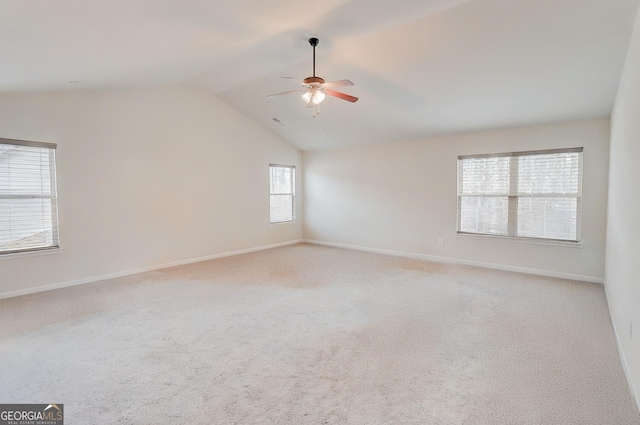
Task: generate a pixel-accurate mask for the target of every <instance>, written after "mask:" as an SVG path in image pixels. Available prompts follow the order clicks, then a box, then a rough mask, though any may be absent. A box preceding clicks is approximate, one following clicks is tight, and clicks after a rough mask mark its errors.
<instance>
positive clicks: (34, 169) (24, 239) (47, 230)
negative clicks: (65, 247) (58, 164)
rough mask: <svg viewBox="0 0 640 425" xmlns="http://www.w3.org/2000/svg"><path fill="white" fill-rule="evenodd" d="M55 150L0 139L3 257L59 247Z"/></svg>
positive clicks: (0, 251) (0, 244)
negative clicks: (4, 255)
mask: <svg viewBox="0 0 640 425" xmlns="http://www.w3.org/2000/svg"><path fill="white" fill-rule="evenodd" d="M55 149H56V145H55V144H50V143H37V142H25V141H18V140H7V139H0V254H9V253H17V252H25V251H34V250H42V249H49V248H57V247H58V210H57V197H56V169H55Z"/></svg>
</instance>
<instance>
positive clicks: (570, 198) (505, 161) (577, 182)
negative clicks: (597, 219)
mask: <svg viewBox="0 0 640 425" xmlns="http://www.w3.org/2000/svg"><path fill="white" fill-rule="evenodd" d="M582 151H583V148H571V149H554V150H545V151H532V152H512V153H503V154H488V155H468V156H460V157H458V233H460V234H480V235H493V236H503V237H513V238H527V239H541V240H551V241H565V242H580V238H581V235H580V233H581V228H580V226H581V210H582Z"/></svg>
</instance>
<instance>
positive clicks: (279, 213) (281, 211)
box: [269, 164, 296, 223]
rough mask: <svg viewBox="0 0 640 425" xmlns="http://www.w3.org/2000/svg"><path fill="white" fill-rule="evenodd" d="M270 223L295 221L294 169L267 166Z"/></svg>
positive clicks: (282, 166) (281, 166) (288, 166)
mask: <svg viewBox="0 0 640 425" xmlns="http://www.w3.org/2000/svg"><path fill="white" fill-rule="evenodd" d="M269 183H270V186H271V188H270V221H271V223H286V222H292V221H294V220H295V219H296V202H295V192H296V167H294V166H290V165H274V164H270V165H269Z"/></svg>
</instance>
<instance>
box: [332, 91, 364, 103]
mask: <svg viewBox="0 0 640 425" xmlns="http://www.w3.org/2000/svg"><path fill="white" fill-rule="evenodd" d="M324 92H325V94H328V95H329V96H333V97H337V98H338V99H342V100H347V101H349V102H357V101H358V98H357V97H355V96H351V95H350V94H346V93H342V92H339V91H334V90H330V89H326V90H325V91H324Z"/></svg>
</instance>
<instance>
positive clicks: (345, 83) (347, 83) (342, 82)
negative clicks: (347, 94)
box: [322, 80, 353, 88]
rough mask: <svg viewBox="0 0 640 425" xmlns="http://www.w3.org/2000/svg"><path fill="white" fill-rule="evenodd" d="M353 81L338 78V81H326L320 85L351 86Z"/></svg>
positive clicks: (328, 86) (327, 86)
mask: <svg viewBox="0 0 640 425" xmlns="http://www.w3.org/2000/svg"><path fill="white" fill-rule="evenodd" d="M352 85H353V83H352V82H351V81H349V80H338V81H329V82H327V83H323V84H322V86H323V87H326V88H331V87H347V86H352Z"/></svg>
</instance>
